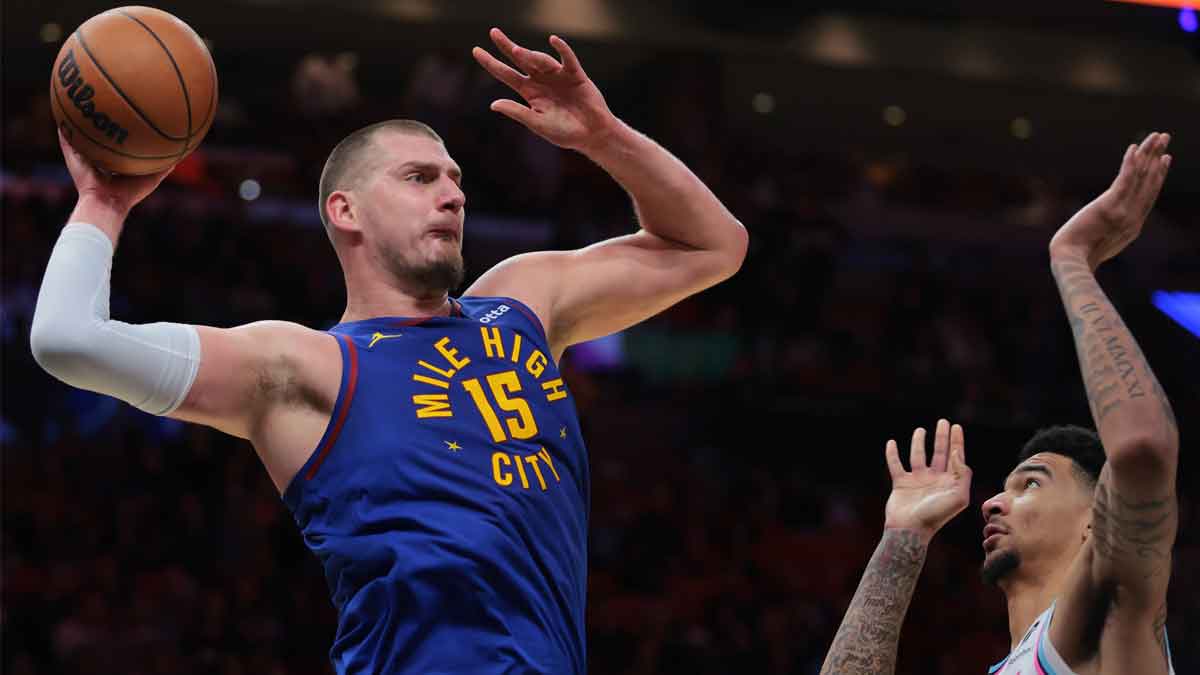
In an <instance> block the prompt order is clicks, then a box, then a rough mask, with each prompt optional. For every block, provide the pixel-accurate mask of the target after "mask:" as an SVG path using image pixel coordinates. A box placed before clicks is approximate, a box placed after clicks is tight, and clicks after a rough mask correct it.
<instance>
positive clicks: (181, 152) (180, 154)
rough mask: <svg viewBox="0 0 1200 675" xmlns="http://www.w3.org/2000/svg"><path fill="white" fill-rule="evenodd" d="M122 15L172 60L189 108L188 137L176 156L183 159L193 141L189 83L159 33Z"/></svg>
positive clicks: (123, 12) (129, 16)
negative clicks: (152, 40) (151, 39)
mask: <svg viewBox="0 0 1200 675" xmlns="http://www.w3.org/2000/svg"><path fill="white" fill-rule="evenodd" d="M120 14H121V15H122V16H124V17H126V18H128V19H129V20H130V21H133V22H134V23H136V24H137V25H139V26H141V27H142V28H145V29H146V32H147V33H149V34H150V37H152V38H154V41H155V42H157V43H158V46H159V47H162V50H163V52H164V53H165V54H166V55H167V58H168V59H170V60H171V67H172V68H174V69H175V77H176V78H178V79H179V87H180V88H181V89H183V104H184V106H185V107H186V108H187V128H188V132H187V137H185V138H183V139H182V141H183V147H182V148H180V149H179V152H177V153H176V154H175V156H176V157H183V156H184V155H186V154H187V153H188V145H190V144H191V141H192V99H191V97H189V96H188V90H187V83H186V82H184V81H183V73H181V72H180V71H179V64H178V63H175V57H174V56H173V55H172V54H171V50H170V49H167V45H166V44H165V43H163V41H162V40H161V39H160V38H159V37H158V34H157V33H155V32H154V31H153V30H151V29H150V27H149V26H147V25H146V24H145V23H143V22H142V20H141V19H139V18H137V17H136V16H134V15H132V14H130V13H129V12H126V11H121V12H120ZM172 140H178V139H172Z"/></svg>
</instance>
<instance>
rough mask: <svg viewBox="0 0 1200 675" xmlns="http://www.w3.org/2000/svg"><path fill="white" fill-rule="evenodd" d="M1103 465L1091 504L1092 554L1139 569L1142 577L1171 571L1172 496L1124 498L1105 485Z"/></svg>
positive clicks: (1148, 577) (1173, 510) (1107, 477)
mask: <svg viewBox="0 0 1200 675" xmlns="http://www.w3.org/2000/svg"><path fill="white" fill-rule="evenodd" d="M1108 471H1109V469H1108V468H1107V467H1105V469H1104V474H1103V475H1102V476H1101V480H1100V483H1099V484H1098V485H1097V486H1096V497H1095V501H1094V502H1093V504H1092V537H1093V540H1094V542H1095V544H1094V546H1095V550H1096V554H1097V555H1099V556H1102V557H1104V558H1108V559H1110V560H1112V561H1113V562H1115V563H1117V564H1122V563H1123V564H1124V566H1132V567H1135V568H1136V569H1138V570H1141V574H1142V578H1143V579H1147V580H1148V579H1153V578H1156V577H1161V576H1164V575H1169V574H1170V573H1171V546H1172V545H1173V544H1174V541H1173V539H1174V535H1175V521H1174V514H1175V497H1174V495H1164V496H1163V497H1161V498H1156V499H1142V500H1133V501H1130V500H1127V499H1125V498H1124V497H1122V496H1121V494H1120V493H1118V492H1117V491H1116V490H1115V489H1113V487H1112V486H1111V485H1110V484H1109V476H1108Z"/></svg>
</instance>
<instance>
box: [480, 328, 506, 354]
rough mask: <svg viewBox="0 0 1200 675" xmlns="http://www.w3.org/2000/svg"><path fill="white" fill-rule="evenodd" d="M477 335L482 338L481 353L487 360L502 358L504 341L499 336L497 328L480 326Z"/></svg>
mask: <svg viewBox="0 0 1200 675" xmlns="http://www.w3.org/2000/svg"><path fill="white" fill-rule="evenodd" d="M479 334H480V335H482V336H483V353H484V354H487V357H488V358H489V359H502V358H504V339H503V338H502V337H501V336H500V329H499V328H489V327H488V326H480V327H479Z"/></svg>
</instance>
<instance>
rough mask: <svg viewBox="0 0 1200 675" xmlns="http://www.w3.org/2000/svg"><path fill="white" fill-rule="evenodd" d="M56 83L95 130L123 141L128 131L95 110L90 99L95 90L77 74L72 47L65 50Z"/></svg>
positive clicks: (77, 69) (94, 105)
mask: <svg viewBox="0 0 1200 675" xmlns="http://www.w3.org/2000/svg"><path fill="white" fill-rule="evenodd" d="M58 83H59V85H61V86H62V88H63V90H65V91H66V93H67V98H69V99H71V103H72V104H74V106H75V108H76V109H78V110H79V112H80V113H81V114H82V115H83V117H84V118H85V119H89V120H91V121H92V125H93V126H95V127H96V129H97V130H99V131H100V132H102V133H103V134H104V135H105V136H108V137H109V138H114V139H116V141H117V144H119V145H120V144H124V143H125V138H126V137H127V136H129V131H127V130H126V129H123V128H121V125H119V124H117V123H116V122H114V121H113V120H112V118H110V117H109V116H108V115H105V114H104V113H102V112H97V111H96V104H94V103H92V100H91V99H92V97H94V96H95V95H96V91H95V90H94V89H92V86H91V85H90V84H88V83H86V82H84V81H83V77H82V76H81V75H80V74H79V64H78V63H76V61H75V50H73V49H68V50H67V53H66V54H65V55H64V56H63V59H62V63H60V64H59V66H58Z"/></svg>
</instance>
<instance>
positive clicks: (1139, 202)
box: [1050, 133, 1171, 270]
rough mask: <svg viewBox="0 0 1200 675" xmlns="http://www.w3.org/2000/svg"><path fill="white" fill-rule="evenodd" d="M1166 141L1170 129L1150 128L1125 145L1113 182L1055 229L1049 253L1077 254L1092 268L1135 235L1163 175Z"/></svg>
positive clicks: (1168, 161) (1166, 160)
mask: <svg viewBox="0 0 1200 675" xmlns="http://www.w3.org/2000/svg"><path fill="white" fill-rule="evenodd" d="M1170 142H1171V136H1170V135H1169V134H1164V133H1152V134H1150V135H1149V136H1147V137H1146V138H1145V140H1143V141H1142V143H1141V145H1130V146H1129V147H1128V148H1127V149H1126V150H1125V159H1124V161H1122V162H1121V171H1120V173H1118V174H1117V178H1116V180H1114V181H1113V184H1112V185H1111V186H1110V187H1109V188H1108V189H1107V190H1105V191H1104V192H1103V193H1102V194H1101V195H1100V196H1099V197H1097V198H1095V199H1094V200H1092V202H1091V203H1089V204H1088V205H1087V206H1085V207H1083V208H1082V209H1080V210H1079V212H1078V213H1076V214H1075V215H1074V216H1072V217H1071V219H1070V220H1068V221H1067V222H1066V224H1065V225H1063V226H1062V227H1061V228H1059V230H1058V232H1057V233H1055V235H1054V238H1053V239H1051V240H1050V252H1051V255H1060V256H1061V255H1069V256H1074V257H1082V258H1083V259H1085V260H1087V263H1088V265H1089V266H1090V267H1091V268H1092V269H1093V270H1095V269H1096V267H1098V266H1099V265H1100V263H1102V262H1104V261H1105V260H1108V259H1109V258H1112V257H1113V256H1115V255H1117V254H1118V253H1120V252H1121V251H1122V250H1123V249H1124V248H1125V247H1126V246H1128V245H1129V243H1130V242H1132V241H1133V240H1134V239H1137V237H1138V234H1140V233H1141V231H1142V225H1144V224H1145V223H1146V216H1147V215H1149V213H1150V208H1151V207H1153V206H1154V200H1155V199H1157V198H1158V193H1159V191H1160V190H1162V186H1163V181H1164V180H1166V178H1167V169H1168V168H1170V166H1171V156H1170V155H1168V154H1166V152H1167V144H1168V143H1170Z"/></svg>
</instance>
